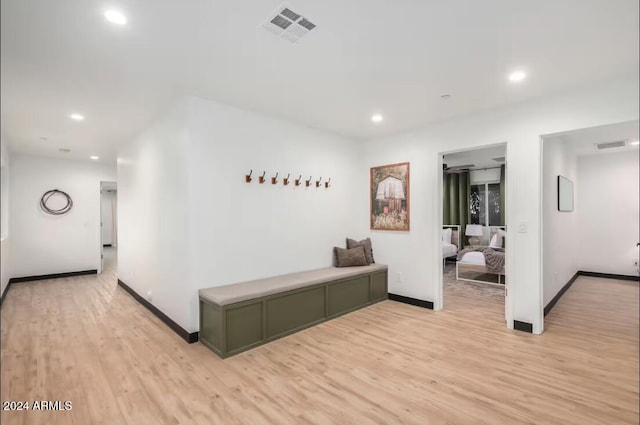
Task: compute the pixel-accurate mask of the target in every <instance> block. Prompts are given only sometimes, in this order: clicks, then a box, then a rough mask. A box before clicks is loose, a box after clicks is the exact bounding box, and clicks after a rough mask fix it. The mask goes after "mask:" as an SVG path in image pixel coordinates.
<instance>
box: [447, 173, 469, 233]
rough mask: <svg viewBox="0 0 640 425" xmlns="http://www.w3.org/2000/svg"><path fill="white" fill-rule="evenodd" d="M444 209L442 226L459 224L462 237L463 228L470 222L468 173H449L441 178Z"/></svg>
mask: <svg viewBox="0 0 640 425" xmlns="http://www.w3.org/2000/svg"><path fill="white" fill-rule="evenodd" d="M443 185H444V188H443V195H444V196H443V202H442V205H443V207H444V211H443V217H442V224H459V225H460V231H461V232H462V235H464V231H465V226H466V225H467V224H469V223H470V222H471V211H470V210H469V197H470V196H471V181H470V179H469V173H468V172H464V173H451V174H446V173H445V175H444V178H443Z"/></svg>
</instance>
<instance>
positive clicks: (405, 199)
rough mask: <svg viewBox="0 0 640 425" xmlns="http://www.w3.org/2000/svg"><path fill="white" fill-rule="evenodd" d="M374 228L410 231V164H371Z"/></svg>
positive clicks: (372, 225) (371, 217)
mask: <svg viewBox="0 0 640 425" xmlns="http://www.w3.org/2000/svg"><path fill="white" fill-rule="evenodd" d="M369 199H370V200H371V209H370V212H369V215H370V219H371V230H400V231H409V163H408V162H401V163H398V164H391V165H383V166H380V167H371V186H370V188H369Z"/></svg>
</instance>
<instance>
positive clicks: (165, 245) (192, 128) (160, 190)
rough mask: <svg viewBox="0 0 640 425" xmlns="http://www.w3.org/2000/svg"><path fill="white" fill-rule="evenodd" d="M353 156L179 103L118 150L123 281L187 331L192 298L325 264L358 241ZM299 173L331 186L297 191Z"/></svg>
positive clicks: (309, 137)
mask: <svg viewBox="0 0 640 425" xmlns="http://www.w3.org/2000/svg"><path fill="white" fill-rule="evenodd" d="M187 152H188V153H187ZM359 153H360V145H359V143H355V142H353V141H350V140H347V139H344V138H341V137H338V136H336V135H333V134H330V133H326V132H322V131H318V130H314V129H310V128H307V127H302V126H298V125H294V124H291V123H288V122H286V121H282V120H279V119H275V118H271V117H267V116H264V115H260V114H256V113H252V112H248V111H244V110H240V109H236V108H232V107H228V106H223V105H220V104H216V103H213V102H209V101H205V100H202V99H197V98H187V99H184V100H183V101H181V102H180V103H179V105H177V106H176V107H175V108H174V109H173V111H171V112H170V113H169V114H168V115H167V116H165V117H164V118H162V119H161V120H159V121H158V123H156V124H155V125H154V126H153V127H152V128H151V129H150V130H148V131H147V132H145V134H144V135H143V136H141V137H140V138H138V140H137V141H136V142H135V143H134V144H133V145H131V146H129V147H127V148H126V149H125V150H123V151H122V152H121V155H120V160H119V163H118V192H119V217H118V219H119V226H120V240H119V253H118V268H119V270H118V274H119V277H120V278H121V279H122V280H123V281H124V282H125V283H126V284H127V285H129V286H131V287H132V288H133V289H134V290H136V292H138V293H139V294H141V295H143V296H144V295H145V294H146V293H147V291H149V290H150V291H152V293H153V294H154V295H153V300H152V303H153V304H154V305H156V306H157V307H158V308H159V309H160V310H162V311H163V312H164V313H165V314H167V315H168V316H169V317H171V318H172V319H173V320H174V321H176V322H177V323H178V324H180V325H181V326H182V327H183V328H185V329H186V330H188V331H189V332H193V331H196V330H198V289H199V288H206V287H211V286H218V285H225V284H230V283H235V282H240V281H243V280H248V279H255V278H261V277H267V276H273V275H277V274H282V273H288V272H294V271H299V270H305V269H312V268H319V267H326V266H330V265H331V262H332V248H333V246H336V245H337V246H344V244H345V238H346V237H347V236H349V237H354V238H360V237H364V233H365V232H364V231H361V232H360V233H359V232H358V231H357V229H356V227H358V226H357V225H356V221H357V220H358V219H359V218H360V217H358V215H357V214H356V213H355V211H354V208H355V205H356V203H355V202H354V199H355V198H356V197H357V195H358V194H359V193H360V192H361V191H362V190H365V191H366V190H367V186H366V185H364V186H363V185H360V186H358V184H359V183H358V180H359V175H360V174H361V171H362V168H361V166H359V161H360V159H359ZM185 155H187V156H186V157H185ZM250 169H253V170H254V172H253V177H254V180H253V182H251V183H250V184H247V183H245V181H244V176H245V174H246V173H248V172H249V170H250ZM263 171H267V175H266V176H267V178H268V181H267V182H266V183H264V184H262V185H260V184H258V176H259V175H260V174H262V172H263ZM276 171H278V172H279V173H280V176H279V180H280V181H279V183H278V185H275V186H274V185H271V183H270V179H269V177H271V175H274V174H275V172H276ZM287 173H291V183H290V184H289V186H287V187H285V186H283V185H282V178H283V177H285V176H286V175H287ZM299 174H303V175H304V176H303V177H304V178H308V177H309V175H311V176H313V179H314V180H315V179H316V178H318V177H320V176H322V177H323V179H326V178H328V177H331V185H332V186H331V188H330V189H329V190H325V189H324V187H322V188H320V189H317V190H316V188H315V187H313V188H304V187H302V186H300V187H297V188H295V187H294V185H293V180H294V178H297V177H298V175H299ZM363 219H364V221H365V222H366V213H365V216H364V218H363Z"/></svg>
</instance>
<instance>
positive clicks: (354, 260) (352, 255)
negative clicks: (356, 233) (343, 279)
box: [333, 245, 368, 267]
mask: <svg viewBox="0 0 640 425" xmlns="http://www.w3.org/2000/svg"><path fill="white" fill-rule="evenodd" d="M333 249H334V251H335V253H336V258H337V260H338V264H336V267H352V266H366V265H368V264H367V258H366V257H365V255H364V246H362V245H359V246H357V247H355V248H351V249H344V248H338V247H337V246H336V247H335V248H333Z"/></svg>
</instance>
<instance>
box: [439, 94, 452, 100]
mask: <svg viewBox="0 0 640 425" xmlns="http://www.w3.org/2000/svg"><path fill="white" fill-rule="evenodd" d="M440 99H442V100H449V99H451V95H450V94H443V95H442V96H440Z"/></svg>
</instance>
